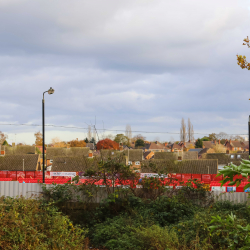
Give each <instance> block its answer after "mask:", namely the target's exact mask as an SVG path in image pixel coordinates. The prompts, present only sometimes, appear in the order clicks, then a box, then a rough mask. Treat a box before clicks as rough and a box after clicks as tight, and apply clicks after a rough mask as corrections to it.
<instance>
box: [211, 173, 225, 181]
mask: <svg viewBox="0 0 250 250" xmlns="http://www.w3.org/2000/svg"><path fill="white" fill-rule="evenodd" d="M216 175H217V174H212V181H221V180H222V179H223V176H222V175H221V176H218V177H216Z"/></svg>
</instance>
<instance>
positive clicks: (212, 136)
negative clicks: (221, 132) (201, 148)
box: [208, 133, 218, 141]
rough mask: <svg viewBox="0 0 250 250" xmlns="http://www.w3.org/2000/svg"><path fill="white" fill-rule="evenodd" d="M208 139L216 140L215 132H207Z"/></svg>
mask: <svg viewBox="0 0 250 250" xmlns="http://www.w3.org/2000/svg"><path fill="white" fill-rule="evenodd" d="M208 139H209V141H214V140H218V138H217V136H216V134H215V133H212V134H209V135H208Z"/></svg>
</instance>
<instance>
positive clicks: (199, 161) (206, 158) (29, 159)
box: [0, 143, 249, 174]
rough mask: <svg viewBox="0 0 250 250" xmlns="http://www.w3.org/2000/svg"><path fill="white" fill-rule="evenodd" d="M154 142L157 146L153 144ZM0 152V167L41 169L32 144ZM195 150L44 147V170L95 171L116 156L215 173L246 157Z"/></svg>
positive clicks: (141, 165)
mask: <svg viewBox="0 0 250 250" xmlns="http://www.w3.org/2000/svg"><path fill="white" fill-rule="evenodd" d="M155 144H156V145H157V143H155ZM201 150H204V149H201ZM0 152H1V156H2V157H0V170H9V171H13V170H15V171H34V170H42V165H43V162H42V157H41V155H40V154H37V153H36V149H35V147H34V146H16V147H14V148H9V147H5V148H3V147H2V148H1V150H0ZM199 153H200V152H198V151H191V150H189V151H184V150H178V151H174V152H169V151H147V150H146V151H145V150H143V149H126V150H121V151H116V150H101V151H96V152H93V151H92V150H90V148H88V147H83V148H80V147H75V148H52V147H51V148H50V147H48V148H47V150H46V159H47V160H46V166H47V168H46V169H47V170H48V171H85V170H86V169H89V168H91V169H96V170H97V169H98V166H99V165H98V164H99V162H100V161H101V160H104V161H106V160H109V159H116V160H117V161H119V162H122V163H124V164H127V165H130V166H131V168H133V169H138V170H139V171H141V172H145V171H150V172H155V171H158V170H162V169H164V168H165V171H174V172H181V173H202V174H204V173H210V174H216V173H217V171H218V167H219V168H220V167H221V166H225V165H228V164H229V163H231V162H233V163H234V164H237V165H238V164H240V161H241V159H248V158H249V157H248V153H234V154H226V153H220V154H215V153H203V154H199ZM150 154H153V157H152V158H150V159H147V156H148V155H150ZM150 166H151V167H150ZM152 166H154V167H152ZM150 168H151V169H150Z"/></svg>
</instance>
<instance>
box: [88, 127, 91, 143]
mask: <svg viewBox="0 0 250 250" xmlns="http://www.w3.org/2000/svg"><path fill="white" fill-rule="evenodd" d="M91 139H92V132H91V126H88V140H89V141H90V140H91Z"/></svg>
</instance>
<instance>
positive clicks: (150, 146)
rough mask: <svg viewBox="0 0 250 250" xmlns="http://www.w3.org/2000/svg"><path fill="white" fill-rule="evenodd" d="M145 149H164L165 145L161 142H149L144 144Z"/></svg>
mask: <svg viewBox="0 0 250 250" xmlns="http://www.w3.org/2000/svg"><path fill="white" fill-rule="evenodd" d="M146 149H149V150H150V149H151V150H152V149H165V146H164V145H163V144H161V143H159V142H158V143H155V142H151V143H150V144H146Z"/></svg>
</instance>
